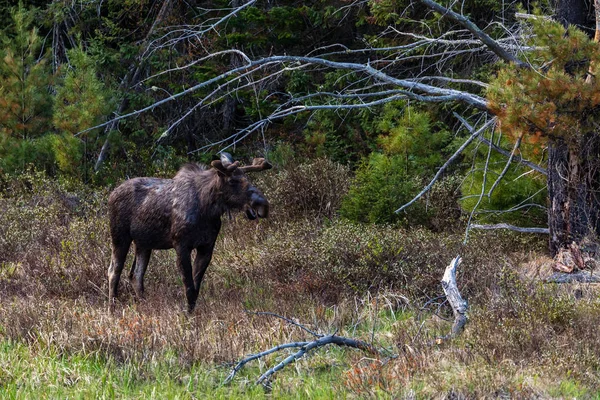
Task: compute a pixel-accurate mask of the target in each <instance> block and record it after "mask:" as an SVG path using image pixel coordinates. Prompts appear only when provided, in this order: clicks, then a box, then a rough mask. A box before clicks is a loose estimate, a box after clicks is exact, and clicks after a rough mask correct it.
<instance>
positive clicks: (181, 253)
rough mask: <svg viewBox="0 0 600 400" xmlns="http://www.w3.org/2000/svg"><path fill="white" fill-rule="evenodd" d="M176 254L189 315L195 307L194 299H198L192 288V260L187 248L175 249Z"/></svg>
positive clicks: (194, 289)
mask: <svg viewBox="0 0 600 400" xmlns="http://www.w3.org/2000/svg"><path fill="white" fill-rule="evenodd" d="M175 251H176V252H177V267H179V272H181V278H182V279H183V286H184V287H185V297H186V298H187V302H188V312H189V313H191V312H192V311H193V310H194V307H195V306H196V299H197V298H198V292H197V291H196V288H195V287H194V279H193V277H192V260H191V250H190V249H188V248H187V247H183V246H181V247H176V248H175Z"/></svg>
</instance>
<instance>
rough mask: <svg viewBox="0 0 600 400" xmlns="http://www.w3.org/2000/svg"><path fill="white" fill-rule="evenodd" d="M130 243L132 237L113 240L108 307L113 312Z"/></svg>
mask: <svg viewBox="0 0 600 400" xmlns="http://www.w3.org/2000/svg"><path fill="white" fill-rule="evenodd" d="M130 244H131V240H130V239H126V240H123V241H117V242H115V241H113V245H112V257H111V261H110V266H109V267H108V309H109V311H111V312H112V311H113V309H114V305H115V298H116V297H117V288H118V287H119V280H120V279H121V272H123V267H124V265H125V259H126V258H127V252H128V251H129V245H130Z"/></svg>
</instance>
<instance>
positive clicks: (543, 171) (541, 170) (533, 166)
mask: <svg viewBox="0 0 600 400" xmlns="http://www.w3.org/2000/svg"><path fill="white" fill-rule="evenodd" d="M453 114H454V116H455V117H456V118H457V119H458V120H459V121H460V122H461V123H462V124H463V125H464V126H465V127H466V128H467V129H468V130H470V131H472V130H473V127H472V126H471V124H469V123H468V122H467V121H466V120H465V119H464V118H463V117H461V116H460V115H458V114H457V113H453ZM478 139H479V141H480V142H482V143H485V144H486V145H488V146H490V147H492V148H493V149H494V150H495V151H497V152H498V153H500V154H502V155H504V156H506V157H509V158H510V155H511V152H508V151H506V150H504V149H503V148H501V147H498V146H496V145H495V144H493V143H492V142H490V141H489V140H487V139H486V138H484V137H482V136H479V137H478ZM512 160H513V162H516V163H519V164H523V165H526V166H528V167H529V168H531V169H533V170H534V171H536V172H539V173H540V174H543V175H548V171H546V169H545V168H543V167H540V166H539V165H537V164H535V163H533V162H531V161H528V160H525V159H524V158H522V157H520V156H517V155H515V156H513V158H512Z"/></svg>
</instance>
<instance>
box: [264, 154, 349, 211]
mask: <svg viewBox="0 0 600 400" xmlns="http://www.w3.org/2000/svg"><path fill="white" fill-rule="evenodd" d="M256 185H257V186H258V187H260V188H261V189H262V190H263V192H264V193H265V195H266V196H267V198H268V199H269V202H270V203H271V209H272V216H273V217H275V218H278V219H281V218H283V219H286V220H294V219H304V218H316V219H322V218H333V216H335V215H336V213H337V211H338V209H339V207H340V204H341V202H342V198H343V196H344V195H345V194H346V193H347V191H348V187H349V185H350V171H349V169H348V168H347V167H345V166H343V165H341V164H338V163H335V162H333V161H330V160H328V159H326V158H318V159H316V160H312V161H309V162H305V163H301V164H296V165H293V163H288V165H287V166H286V168H285V169H283V170H280V171H275V173H270V174H261V176H260V177H257V179H256Z"/></svg>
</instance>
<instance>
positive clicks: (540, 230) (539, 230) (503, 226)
mask: <svg viewBox="0 0 600 400" xmlns="http://www.w3.org/2000/svg"><path fill="white" fill-rule="evenodd" d="M469 229H485V230H493V229H508V230H511V231H515V232H523V233H541V234H546V235H547V234H548V233H549V230H548V228H523V227H520V226H514V225H510V224H505V223H501V224H491V225H480V224H472V225H470V226H469Z"/></svg>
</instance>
